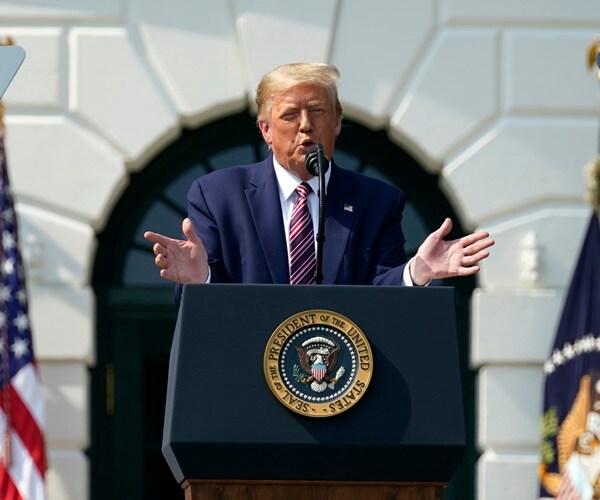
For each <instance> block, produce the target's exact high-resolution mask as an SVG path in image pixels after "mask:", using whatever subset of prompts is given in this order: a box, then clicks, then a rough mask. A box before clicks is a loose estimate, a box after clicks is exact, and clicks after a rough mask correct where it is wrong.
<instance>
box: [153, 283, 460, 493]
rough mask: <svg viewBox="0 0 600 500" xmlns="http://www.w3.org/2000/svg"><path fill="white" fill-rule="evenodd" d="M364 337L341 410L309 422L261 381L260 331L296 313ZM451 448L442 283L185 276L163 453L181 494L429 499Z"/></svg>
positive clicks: (451, 460)
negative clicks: (361, 369) (327, 314)
mask: <svg viewBox="0 0 600 500" xmlns="http://www.w3.org/2000/svg"><path fill="white" fill-rule="evenodd" d="M314 309H319V310H327V311H334V312H337V313H339V314H341V315H343V316H346V317H347V318H349V319H351V320H352V321H353V322H354V323H356V325H358V326H359V327H360V329H361V330H362V331H363V332H364V334H365V335H366V337H367V338H368V340H369V343H370V345H371V349H372V358H373V373H372V379H371V381H370V385H369V387H368V389H367V390H366V392H365V394H364V396H363V397H362V399H360V400H359V401H358V402H357V403H356V404H355V405H354V406H352V407H351V408H349V409H348V410H347V411H344V412H343V413H340V414H339V415H334V416H330V417H326V418H310V417H306V416H304V415H301V414H298V413H295V412H293V411H291V410H290V409H288V408H286V407H285V406H284V405H283V404H281V403H280V402H279V401H278V400H277V399H276V397H275V396H274V395H273V393H272V392H271V390H270V389H269V387H268V384H267V382H266V379H265V375H264V372H263V355H264V352H265V346H266V345H267V342H268V340H269V337H270V336H271V334H272V333H273V332H274V331H275V330H276V329H277V327H278V325H280V324H281V323H282V322H283V321H285V320H286V319H287V318H289V317H291V316H293V315H295V314H298V313H299V312H302V311H307V310H314ZM464 450H465V428H464V416H463V405H462V393H461V383H460V373H459V362H458V351H457V334H456V324H455V314H454V291H453V289H452V288H449V287H429V288H408V287H366V286H365V287H363V286H289V285H216V284H211V285H192V286H186V287H185V289H184V294H183V299H182V303H181V308H180V311H179V317H178V321H177V326H176V331H175V336H174V339H173V347H172V351H171V360H170V366H169V382H168V389H167V408H166V414H165V426H164V434H163V454H164V456H165V458H166V460H167V462H168V464H169V466H170V468H171V470H172V471H173V474H174V475H175V478H176V479H177V481H178V482H179V483H180V484H181V485H182V487H183V488H184V489H185V496H186V500H192V499H194V500H216V499H223V500H238V499H240V500H241V499H244V500H248V499H261V500H270V499H273V500H275V499H277V500H280V499H286V500H304V499H306V500H309V499H310V500H334V499H335V500H337V499H340V500H341V499H344V500H354V499H356V500H359V499H360V500H378V499H382V500H383V499H386V500H388V499H407V500H417V499H418V500H434V499H441V498H442V497H443V490H444V486H445V485H446V484H447V483H448V482H449V481H450V479H451V478H452V476H453V474H454V471H455V469H456V467H457V466H458V464H459V462H460V460H461V458H462V455H463V453H464Z"/></svg>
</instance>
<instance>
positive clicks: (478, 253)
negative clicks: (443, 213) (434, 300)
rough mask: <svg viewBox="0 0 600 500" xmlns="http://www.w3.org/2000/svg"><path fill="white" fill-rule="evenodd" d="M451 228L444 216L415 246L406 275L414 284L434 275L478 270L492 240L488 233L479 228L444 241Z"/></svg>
mask: <svg viewBox="0 0 600 500" xmlns="http://www.w3.org/2000/svg"><path fill="white" fill-rule="evenodd" d="M451 230H452V221H451V220H450V219H446V220H445V221H444V222H443V224H442V225H441V226H440V228H439V229H438V230H437V231H434V232H433V233H431V234H430V235H429V236H428V237H427V238H425V241H424V242H423V244H422V245H421V246H420V247H419V249H418V250H417V254H416V255H415V256H414V258H413V259H412V260H411V262H410V275H411V278H412V280H413V283H414V284H415V285H425V284H426V283H429V282H430V281H431V280H434V279H443V278H451V277H454V276H470V275H472V274H475V273H476V272H478V271H479V265H478V264H479V262H480V261H481V260H483V259H485V258H486V257H487V256H488V255H489V254H490V253H489V252H488V251H487V248H489V247H491V246H492V245H493V244H494V240H492V239H491V238H490V237H489V236H490V235H489V233H487V232H485V231H481V232H478V233H473V234H469V235H468V236H464V237H462V238H459V239H457V240H452V241H444V237H445V236H447V235H448V234H449V233H450V231H451Z"/></svg>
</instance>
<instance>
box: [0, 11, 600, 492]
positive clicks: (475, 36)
mask: <svg viewBox="0 0 600 500" xmlns="http://www.w3.org/2000/svg"><path fill="white" fill-rule="evenodd" d="M0 13H1V15H0V35H5V36H6V35H10V36H12V37H13V38H14V39H15V40H16V42H17V43H18V44H19V45H21V46H23V47H24V48H25V49H26V51H27V58H26V61H25V63H24V65H23V67H22V69H21V71H20V73H19V74H18V75H17V77H16V78H15V80H14V81H13V84H12V86H11V88H10V89H9V90H8V92H7V93H6V95H5V102H6V105H7V108H6V110H7V117H6V122H7V126H8V139H7V150H8V162H9V169H10V175H11V181H12V184H13V188H14V191H15V194H16V198H17V200H18V207H17V208H18V212H19V216H20V220H21V232H22V234H21V241H22V245H23V246H24V249H23V250H24V253H25V254H26V255H32V256H34V257H35V258H34V259H33V261H32V262H31V265H30V270H29V274H30V291H31V311H32V321H33V327H34V335H35V342H36V347H37V356H38V358H39V359H40V360H41V369H42V376H43V380H44V383H45V387H46V395H47V398H48V409H47V413H48V432H47V437H48V445H49V450H50V472H49V476H48V488H49V491H50V497H51V498H52V499H54V500H63V499H78V500H79V499H83V498H86V497H87V496H88V495H89V486H88V478H89V464H88V463H87V461H86V458H85V456H84V454H83V453H82V450H83V449H85V448H86V447H87V445H88V443H89V433H90V430H89V425H88V420H89V408H88V401H89V380H88V377H87V370H86V367H87V366H88V365H90V364H93V363H94V358H95V353H94V336H95V318H94V295H93V291H92V290H91V288H90V278H91V269H92V267H93V261H92V259H93V256H94V251H95V244H96V242H95V232H96V231H98V230H100V229H101V228H102V227H103V225H104V224H105V222H106V220H107V217H108V215H109V214H110V212H111V209H112V206H113V204H114V202H115V200H117V199H118V198H119V196H120V194H121V193H122V190H123V188H124V187H125V186H126V185H127V182H128V177H127V176H128V172H131V171H135V170H138V169H140V168H143V167H144V165H145V164H146V162H147V160H148V159H149V158H151V157H152V156H153V155H154V154H155V153H156V152H157V151H160V150H161V149H162V148H163V147H164V146H165V145H167V144H169V143H170V142H171V141H173V140H174V139H175V138H176V137H177V135H178V133H179V131H180V129H181V127H182V125H186V126H191V127H194V126H199V125H202V124H204V123H207V122H209V121H211V120H213V119H215V118H218V117H220V116H224V115H227V114H229V113H232V112H236V111H239V110H241V109H244V108H245V107H246V106H248V105H249V103H250V105H252V104H251V101H252V98H253V92H254V90H253V89H254V87H255V85H256V83H257V81H258V79H259V78H260V76H261V75H262V74H263V73H264V72H266V71H267V70H269V69H271V68H272V67H274V66H276V65H278V64H281V63H285V62H290V61H295V60H319V61H328V62H331V63H333V64H335V65H337V66H338V67H339V68H340V70H341V73H342V84H341V87H340V93H341V97H342V101H343V102H342V104H343V106H344V108H345V113H346V115H347V116H348V117H350V118H353V119H355V120H359V121H362V122H363V123H365V124H367V125H370V126H373V127H385V128H387V130H388V131H389V134H390V137H391V138H392V139H393V140H394V141H396V142H397V143H398V144H399V145H401V146H402V147H405V148H406V149H407V150H409V151H410V152H411V153H412V154H414V155H415V157H416V158H417V159H418V160H419V161H421V163H422V164H423V166H424V168H426V169H427V170H429V171H431V172H439V173H440V174H441V179H442V187H443V189H444V190H445V192H446V194H447V196H448V197H449V198H450V199H451V200H452V202H453V203H454V205H455V208H456V210H457V212H458V213H459V214H460V216H461V218H462V222H463V224H465V225H466V226H467V227H468V228H470V229H475V228H478V227H479V228H485V229H487V230H489V231H490V232H491V233H492V234H493V236H494V238H495V239H496V241H497V245H496V247H495V248H494V250H493V256H492V257H491V258H490V259H489V261H488V262H486V264H485V266H484V269H483V270H482V272H481V275H480V280H479V283H480V288H478V289H477V290H476V293H475V295H474V299H473V307H472V311H473V330H472V332H471V338H472V345H471V363H472V365H473V366H474V367H476V368H477V369H479V376H478V402H477V425H478V429H477V442H478V445H479V447H480V449H481V451H482V453H483V454H482V457H481V459H480V460H479V464H478V470H477V479H478V498H479V499H481V500H483V499H485V500H492V499H496V498H520V499H521V498H523V499H526V498H534V497H535V492H536V464H537V446H538V445H537V443H538V421H539V416H540V408H541V382H542V371H541V365H542V362H543V360H544V358H545V356H546V355H547V354H548V352H549V347H550V343H551V340H552V337H553V334H554V329H555V326H556V323H557V319H558V315H559V312H560V308H561V305H562V297H563V293H564V289H565V287H566V285H567V283H568V280H569V276H570V273H571V271H572V268H573V264H574V259H575V257H576V254H577V251H578V249H579V246H580V243H581V238H582V235H583V230H584V226H585V224H586V223H587V219H588V215H589V209H588V208H587V207H586V206H585V204H583V202H582V196H583V192H584V185H585V183H584V177H583V174H582V167H583V166H584V164H585V163H586V162H587V161H588V160H590V159H591V158H592V157H593V156H594V155H595V153H596V147H597V145H596V134H597V117H596V112H597V111H596V110H597V104H596V92H597V82H596V78H595V75H594V74H592V73H588V72H587V71H586V69H585V65H584V63H585V59H586V50H587V46H588V44H589V43H590V42H591V41H592V39H593V38H594V36H595V35H596V33H597V31H598V28H599V27H600V10H599V9H597V8H596V5H595V4H594V3H593V2H590V1H589V0H571V1H569V2H564V0H546V1H544V2H539V1H537V0H525V1H524V0H504V1H502V2H498V1H491V0H485V1H481V0H438V1H435V0H420V1H408V0H399V1H398V0H396V1H392V0H370V1H369V2H351V1H348V0H346V1H342V0H340V1H337V2H336V1H329V2H323V1H320V0H305V1H304V2H281V1H280V0H263V1H250V0H230V1H228V2H226V1H222V2H216V1H208V0H198V1H195V2H190V1H189V0H171V1H170V2H168V3H165V2H160V1H158V0H85V1H81V0H46V1H45V2H39V1H36V0H18V1H17V0H15V1H0ZM509 493H510V494H509Z"/></svg>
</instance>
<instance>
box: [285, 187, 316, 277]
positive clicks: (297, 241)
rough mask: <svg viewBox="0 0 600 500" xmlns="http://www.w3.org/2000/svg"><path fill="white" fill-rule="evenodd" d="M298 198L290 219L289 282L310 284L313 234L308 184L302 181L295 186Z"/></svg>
mask: <svg viewBox="0 0 600 500" xmlns="http://www.w3.org/2000/svg"><path fill="white" fill-rule="evenodd" d="M296 192H297V193H298V200H297V201H296V204H295V205H294V210H293V211H292V219H291V221H290V283H291V284H292V285H310V284H312V283H314V282H315V267H316V263H317V259H316V256H315V235H314V230H313V223H312V218H311V216H310V212H309V211H308V205H307V203H306V197H307V196H308V193H310V186H309V185H308V184H306V183H305V182H303V183H302V184H299V185H298V187H297V188H296Z"/></svg>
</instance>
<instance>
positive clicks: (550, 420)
mask: <svg viewBox="0 0 600 500" xmlns="http://www.w3.org/2000/svg"><path fill="white" fill-rule="evenodd" d="M557 434H558V414H557V412H556V407H554V406H552V407H550V408H548V410H547V411H546V413H544V416H543V418H542V442H541V445H540V455H541V460H542V463H544V464H551V463H552V462H554V460H555V459H556V450H555V449H554V444H553V442H552V438H553V437H554V436H556V435H557Z"/></svg>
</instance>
